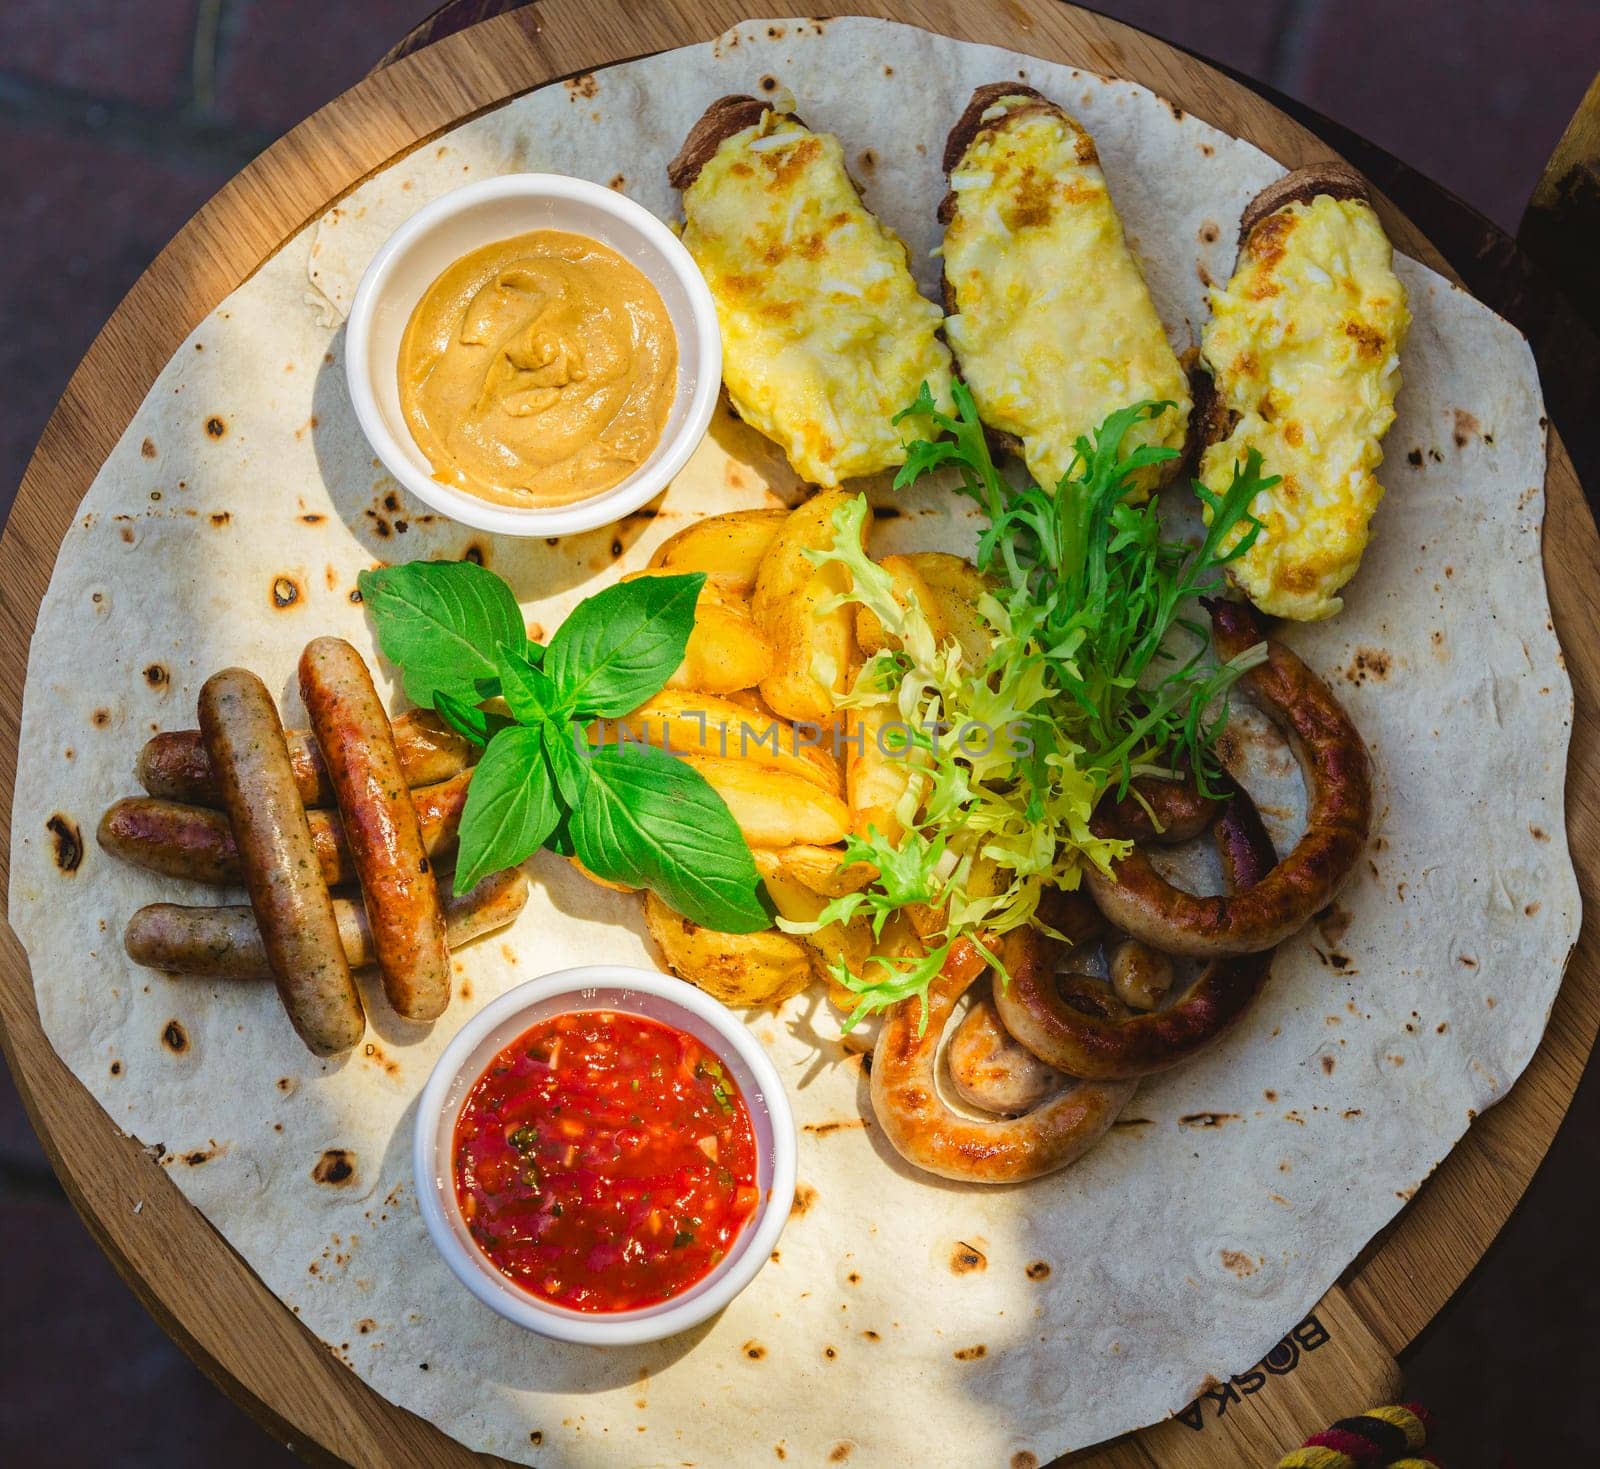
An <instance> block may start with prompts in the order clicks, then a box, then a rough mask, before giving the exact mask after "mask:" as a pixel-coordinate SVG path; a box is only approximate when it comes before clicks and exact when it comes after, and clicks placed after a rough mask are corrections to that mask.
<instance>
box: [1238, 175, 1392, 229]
mask: <svg viewBox="0 0 1600 1469" xmlns="http://www.w3.org/2000/svg"><path fill="white" fill-rule="evenodd" d="M1318 194H1326V195H1328V196H1329V197H1330V198H1333V199H1359V200H1361V201H1362V203H1364V204H1370V203H1372V195H1371V194H1370V193H1369V192H1368V191H1367V182H1366V180H1365V179H1363V178H1362V177H1361V175H1360V174H1359V173H1357V172H1356V171H1355V169H1353V168H1350V167H1349V166H1348V165H1346V164H1343V163H1336V162H1334V161H1333V159H1331V158H1330V159H1329V160H1328V161H1327V162H1326V163H1312V164H1308V165H1307V166H1306V167H1305V168H1297V169H1294V170H1293V171H1292V172H1290V173H1286V174H1284V176H1283V177H1282V178H1281V179H1274V180H1273V182H1272V183H1270V184H1268V185H1267V186H1266V188H1264V189H1263V190H1262V191H1261V192H1260V193H1259V194H1257V195H1256V196H1255V198H1254V199H1252V200H1251V201H1250V202H1249V203H1248V204H1246V205H1245V206H1244V213H1243V214H1241V215H1240V216H1239V249H1240V251H1241V252H1242V251H1243V249H1244V244H1245V241H1246V240H1248V239H1249V238H1250V234H1251V231H1252V230H1254V229H1255V227H1256V226H1257V225H1258V224H1260V223H1261V221H1262V220H1264V219H1265V218H1266V217H1267V216H1268V215H1269V214H1276V213H1277V212H1278V211H1279V210H1280V209H1284V208H1287V207H1288V206H1289V205H1290V204H1309V203H1310V202H1311V201H1312V200H1313V199H1315V198H1316V197H1317V195H1318Z"/></svg>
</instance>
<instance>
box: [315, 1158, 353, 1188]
mask: <svg viewBox="0 0 1600 1469" xmlns="http://www.w3.org/2000/svg"><path fill="white" fill-rule="evenodd" d="M355 1176H356V1155H355V1154H354V1153H352V1152H351V1151H350V1150H349V1149H348V1148H329V1149H327V1150H326V1151H325V1152H324V1153H323V1155H322V1156H321V1157H320V1158H318V1159H317V1161H316V1164H315V1166H314V1167H313V1168H312V1170H311V1181H312V1182H313V1183H323V1184H327V1185H328V1186H329V1187H331V1188H340V1187H342V1186H343V1185H345V1184H347V1183H349V1182H350V1180H351V1179H352V1178H354V1177H355Z"/></svg>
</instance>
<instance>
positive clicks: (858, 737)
mask: <svg viewBox="0 0 1600 1469" xmlns="http://www.w3.org/2000/svg"><path fill="white" fill-rule="evenodd" d="M899 720H900V711H899V710H898V709H897V708H896V707H895V705H893V704H869V705H867V706H866V707H865V708H861V709H847V710H846V711H845V764H844V788H845V803H846V805H847V806H848V807H849V813H850V830H851V831H852V832H853V833H854V834H855V835H856V836H858V837H864V836H866V834H867V831H868V828H870V827H876V828H877V830H878V833H879V835H881V836H883V837H885V838H886V839H887V840H889V841H890V842H898V841H899V840H900V838H901V836H902V835H904V833H905V823H904V822H903V821H901V819H900V817H899V816H898V815H897V814H896V809H895V808H896V807H897V806H898V805H899V804H900V799H901V797H903V796H904V795H905V793H906V787H907V786H908V785H910V783H911V779H912V772H913V770H914V768H915V766H914V759H913V758H908V757H914V755H915V752H914V751H900V750H895V749H893V748H892V741H891V739H890V738H888V737H886V736H885V733H884V731H885V730H886V729H887V728H888V727H889V726H890V725H892V724H896V723H898V722H899Z"/></svg>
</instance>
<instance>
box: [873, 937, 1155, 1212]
mask: <svg viewBox="0 0 1600 1469" xmlns="http://www.w3.org/2000/svg"><path fill="white" fill-rule="evenodd" d="M1054 950H1055V945H1054V944H1053V943H1051V942H1049V941H1048V940H1046V939H1045V938H1044V937H1043V936H1042V935H1040V934H1038V933H1036V932H1035V931H1034V930H1033V929H1029V928H1019V929H1016V930H1014V931H1013V932H1012V933H1009V934H1007V935H1006V936H1005V938H1003V939H1002V940H1001V941H1000V958H1001V961H1002V962H1003V963H1004V964H1005V966H1006V968H1007V970H1008V971H1009V972H1010V974H1011V977H1012V982H1013V983H1015V982H1016V979H1017V976H1018V974H1021V973H1031V972H1033V971H1034V970H1035V969H1039V970H1045V971H1048V969H1049V968H1050V967H1051V966H1050V959H1051V956H1052V955H1053V953H1054ZM986 967H987V965H986V963H985V961H984V959H983V956H982V955H981V954H980V953H979V952H978V950H977V948H976V947H975V946H974V945H973V944H972V943H971V942H970V941H969V940H966V939H961V940H958V941H957V943H956V945H955V947H954V948H953V949H952V950H951V951H950V958H949V960H948V961H947V962H946V963H945V966H944V969H943V970H942V971H941V972H940V973H939V974H938V975H937V976H936V977H935V978H934V981H933V983H932V984H931V985H930V986H929V987H928V1002H927V1015H926V1020H927V1024H926V1026H925V1027H924V1026H923V1023H922V1022H923V1019H924V1016H923V1005H922V1002H921V1001H920V1000H919V999H918V998H917V997H916V996H914V995H913V996H912V997H911V998H909V999H905V1000H902V1001H900V1003H899V1004H897V1005H896V1006H894V1008H893V1009H891V1010H889V1011H888V1012H887V1013H886V1015H885V1017H884V1022H883V1029H882V1030H881V1031H880V1032H879V1034H878V1044H877V1047H876V1048H875V1049H874V1051H873V1053H872V1092H871V1094H872V1110H873V1112H874V1113H875V1114H876V1116H877V1119H878V1125H879V1126H880V1127H881V1128H882V1129H883V1134H884V1136H885V1137H886V1138H888V1139H889V1141H890V1143H891V1144H893V1146H894V1149H895V1151H896V1152H898V1153H899V1154H900V1156H901V1157H902V1158H904V1159H905V1160H906V1161H907V1162H908V1163H914V1164H915V1165H916V1166H917V1167H918V1168H923V1169H926V1170H927V1171H928V1172H929V1173H936V1174H938V1175H939V1176H940V1177H941V1178H954V1179H960V1180H962V1181H965V1182H969V1183H1015V1182H1019V1181H1020V1180H1022V1179H1027V1178H1038V1177H1040V1176H1041V1175H1043V1174H1046V1173H1053V1172H1054V1171H1055V1170H1056V1169H1058V1168H1065V1167H1066V1166H1067V1165H1068V1164H1069V1163H1074V1162H1076V1161H1077V1160H1078V1159H1079V1158H1081V1157H1082V1156H1083V1154H1084V1153H1086V1152H1088V1150H1089V1149H1090V1148H1091V1147H1093V1146H1094V1144H1095V1143H1096V1142H1098V1141H1099V1140H1100V1138H1101V1136H1102V1135H1103V1134H1104V1133H1105V1131H1106V1129H1107V1128H1109V1127H1110V1126H1111V1124H1112V1122H1114V1121H1115V1120H1116V1116H1117V1113H1118V1112H1120V1111H1121V1110H1122V1108H1123V1106H1124V1105H1125V1104H1126V1102H1127V1100H1128V1098H1129V1097H1131V1096H1132V1095H1133V1091H1134V1086H1135V1083H1133V1082H1120V1081H1114V1082H1085V1083H1082V1084H1080V1085H1077V1086H1073V1087H1070V1088H1069V1089H1068V1090H1067V1091H1064V1092H1063V1093H1062V1094H1061V1095H1060V1096H1058V1097H1055V1098H1053V1099H1052V1100H1050V1101H1048V1102H1046V1103H1045V1104H1044V1105H1043V1106H1041V1107H1039V1108H1037V1109H1036V1110H1034V1111H1032V1112H1028V1113H1026V1114H1025V1115H1023V1116H1021V1117H994V1118H972V1117H964V1116H961V1115H960V1114H959V1113H956V1112H953V1111H952V1110H951V1109H950V1108H949V1107H948V1106H947V1105H946V1104H945V1103H944V1101H943V1099H942V1098H941V1097H940V1096H939V1087H938V1079H937V1076H936V1072H935V1067H936V1062H937V1060H938V1054H939V1042H940V1039H941V1038H942V1037H943V1035H944V1030H945V1026H946V1025H947V1024H948V1023H949V1021H950V1015H951V1012H952V1011H953V1010H954V1008H955V1005H956V1002H957V1001H958V1000H959V999H960V998H961V996H962V995H964V994H965V993H966V992H967V990H968V989H969V988H970V987H971V986H972V985H973V984H974V983H975V982H976V981H977V980H978V978H979V977H980V976H981V975H982V974H983V972H984V970H985V969H986Z"/></svg>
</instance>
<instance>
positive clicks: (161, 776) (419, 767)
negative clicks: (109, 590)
mask: <svg viewBox="0 0 1600 1469" xmlns="http://www.w3.org/2000/svg"><path fill="white" fill-rule="evenodd" d="M284 739H285V740H286V741H287V742H288V745H289V764H290V765H291V766H292V767H293V769H294V779H295V786H296V788H297V789H298V790H299V792H300V799H301V800H302V801H303V802H305V804H306V805H307V806H308V807H313V808H315V807H322V806H332V805H333V787H332V785H330V784H329V782H328V771H327V767H326V766H325V765H324V764H323V762H322V753H321V751H319V750H318V749H317V744H316V740H315V739H314V738H313V737H312V734H311V731H310V730H305V729H291V730H285V731H284ZM394 743H395V749H396V750H398V751H399V752H400V766H401V769H402V770H404V771H405V777H406V784H407V785H411V786H428V785H435V784H437V783H438V782H440V781H444V780H449V779H450V777H451V776H453V775H456V774H458V773H459V772H460V771H462V770H465V769H466V766H467V760H468V758H469V757H470V755H471V753H472V746H471V745H470V744H468V743H467V741H466V740H464V739H463V738H462V737H461V736H460V735H458V734H457V733H456V732H455V731H454V730H453V729H450V728H449V727H448V726H446V725H445V724H444V723H443V722H442V721H441V720H440V719H439V716H438V715H436V714H434V713H432V712H431V711H429V710H426V709H411V710H408V711H407V712H406V713H404V714H397V715H396V716H395V720H394ZM135 773H136V774H137V775H138V777H139V784H140V785H142V786H143V787H144V788H145V790H147V791H148V792H149V793H150V794H151V795H152V796H160V797H161V798H162V799H163V800H168V801H182V802H184V803H185V804H186V805H190V806H211V807H220V806H221V805H222V796H221V793H220V792H219V791H218V789H217V779H216V775H215V773H214V772H213V771H212V769H211V761H210V760H209V759H208V758H207V756H206V747H205V741H204V740H202V739H201V738H200V731H199V730H197V729H175V730H169V731H167V733H165V734H158V735H152V736H151V737H150V738H149V739H148V740H146V741H145V744H144V748H143V749H142V750H140V751H139V761H138V765H137V766H136V768H135Z"/></svg>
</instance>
